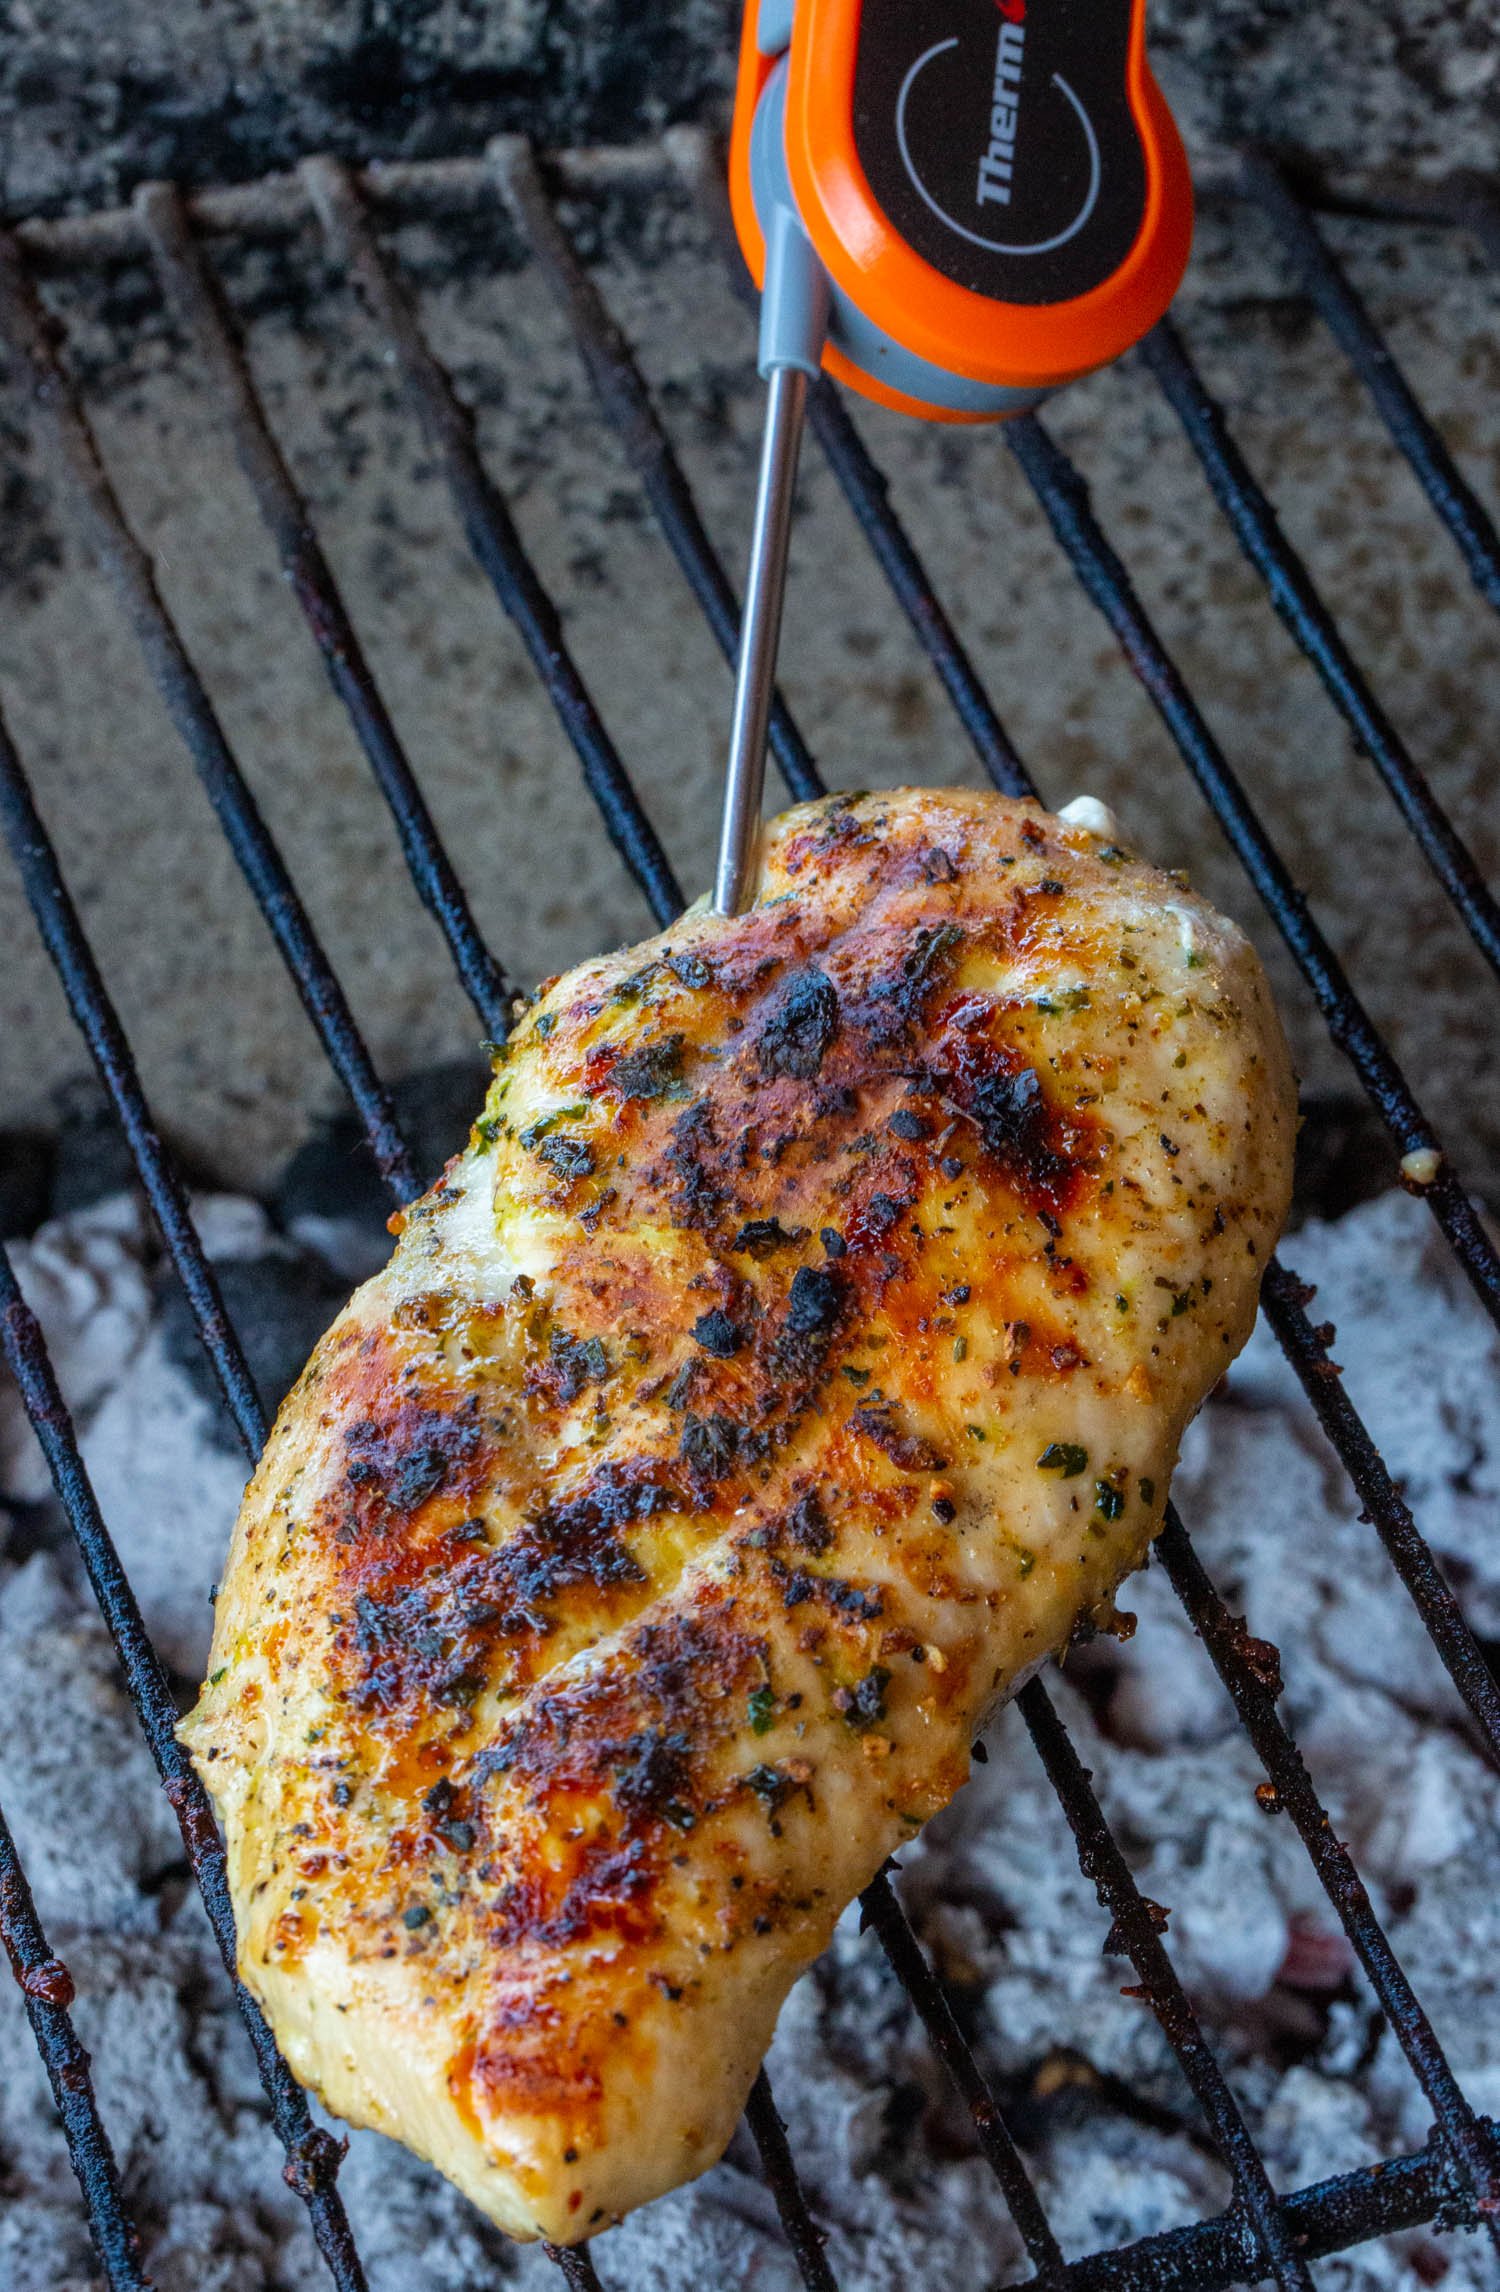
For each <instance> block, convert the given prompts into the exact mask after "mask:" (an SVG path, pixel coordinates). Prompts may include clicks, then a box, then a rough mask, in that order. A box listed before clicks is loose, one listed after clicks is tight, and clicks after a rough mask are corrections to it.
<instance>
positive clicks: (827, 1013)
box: [755, 964, 839, 1082]
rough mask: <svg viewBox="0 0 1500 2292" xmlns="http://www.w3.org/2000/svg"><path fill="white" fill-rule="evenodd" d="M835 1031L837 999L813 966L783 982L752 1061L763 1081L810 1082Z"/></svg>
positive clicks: (832, 987)
mask: <svg viewBox="0 0 1500 2292" xmlns="http://www.w3.org/2000/svg"><path fill="white" fill-rule="evenodd" d="M838 1031H839V999H838V994H837V991H836V990H835V988H834V985H833V981H832V980H831V979H829V978H828V977H827V976H826V975H825V974H824V973H823V972H822V971H820V970H818V968H817V966H816V965H815V964H809V966H808V968H807V969H806V970H805V971H798V972H797V973H796V974H795V975H794V976H793V977H792V978H791V979H789V980H788V981H787V984H786V986H785V988H784V989H783V990H782V993H781V995H780V997H779V999H778V1001H777V1003H776V1007H775V1009H774V1010H773V1011H772V1012H771V1015H770V1017H769V1018H768V1019H767V1021H766V1024H765V1029H764V1031H763V1033H762V1034H761V1037H760V1039H759V1041H758V1042H757V1044H756V1046H755V1056H756V1062H757V1064H758V1065H759V1067H760V1071H761V1073H762V1074H763V1075H764V1076H765V1077H766V1079H767V1081H770V1080H772V1079H773V1078H774V1077H775V1076H777V1075H789V1076H790V1077H791V1078H792V1080H793V1081H795V1082H811V1081H812V1080H813V1078H814V1077H815V1076H816V1074H817V1072H818V1069H819V1068H820V1067H821V1065H822V1064H823V1060H824V1058H825V1056H826V1055H827V1053H828V1051H829V1049H830V1048H831V1046H832V1044H833V1042H834V1039H835V1037H836V1036H837V1034H838Z"/></svg>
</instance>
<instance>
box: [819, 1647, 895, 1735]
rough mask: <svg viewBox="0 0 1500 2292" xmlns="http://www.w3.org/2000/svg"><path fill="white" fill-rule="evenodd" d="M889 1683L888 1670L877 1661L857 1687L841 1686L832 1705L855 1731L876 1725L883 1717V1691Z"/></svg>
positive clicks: (861, 1730)
mask: <svg viewBox="0 0 1500 2292" xmlns="http://www.w3.org/2000/svg"><path fill="white" fill-rule="evenodd" d="M890 1684H891V1675H890V1673H889V1671H887V1669H886V1667H885V1665H884V1664H883V1663H877V1664H876V1665H874V1667H873V1668H872V1669H871V1670H869V1671H867V1672H866V1673H865V1675H864V1678H863V1679H862V1680H861V1681H860V1682H859V1684H858V1686H857V1687H841V1688H840V1689H839V1691H838V1693H837V1694H836V1695H835V1696H834V1699H833V1700H834V1706H835V1708H836V1709H837V1710H839V1711H842V1712H843V1714H844V1718H845V1720H846V1722H847V1723H848V1725H849V1726H851V1727H853V1728H854V1729H856V1731H858V1732H863V1730H864V1729H865V1728H866V1727H876V1726H878V1725H879V1724H880V1722H881V1720H882V1719H884V1717H885V1691H886V1689H887V1688H888V1687H889V1686H890Z"/></svg>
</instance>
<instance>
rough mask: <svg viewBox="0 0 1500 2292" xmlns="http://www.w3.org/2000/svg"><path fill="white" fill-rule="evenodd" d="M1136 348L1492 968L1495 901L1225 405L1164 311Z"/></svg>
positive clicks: (1497, 933)
mask: <svg viewBox="0 0 1500 2292" xmlns="http://www.w3.org/2000/svg"><path fill="white" fill-rule="evenodd" d="M1141 355H1142V357H1143V358H1144V359H1145V361H1146V364H1147V365H1148V366H1149V367H1150V369H1151V371H1152V373H1153V374H1154V375H1155V377H1156V379H1157V381H1158V383H1159V384H1160V385H1161V389H1162V394H1163V396H1164V397H1165V398H1166V400H1167V402H1168V404H1169V405H1170V406H1171V408H1172V411H1173V413H1174V414H1176V416H1177V418H1178V420H1179V421H1180V422H1181V424H1182V427H1183V429H1184V431H1185V432H1186V433H1187V437H1188V441H1189V443H1190V444H1191V446H1192V448H1193V451H1194V452H1195V453H1196V454H1197V456H1198V459H1199V461H1200V462H1201V463H1202V465H1203V471H1204V474H1205V476H1206V477H1207V479H1208V482H1209V485H1210V487H1211V488H1212V490H1213V495H1214V499H1215V500H1216V501H1217V502H1218V504H1219V507H1220V508H1221V509H1222V510H1223V512H1224V515H1225V516H1226V517H1227V518H1228V520H1229V522H1230V524H1231V526H1232V527H1233V529H1234V534H1235V538H1236V540H1237V541H1238V542H1239V544H1240V547H1241V548H1242V549H1243V551H1244V552H1245V555H1246V556H1247V557H1248V558H1249V560H1250V562H1251V564H1252V565H1253V566H1254V567H1255V569H1256V571H1257V572H1258V573H1259V574H1260V575H1261V578H1262V579H1263V580H1264V582H1265V584H1266V589H1267V592H1268V594H1269V596H1270V599H1271V602H1272V604H1273V605H1274V606H1275V608H1276V610H1277V612H1278V614H1279V615H1280V616H1281V619H1282V621H1283V622H1284V623H1285V625H1286V627H1287V629H1288V630H1289V631H1290V632H1291V635H1292V637H1293V638H1294V640H1295V642H1296V643H1297V645H1298V646H1299V647H1300V649H1301V651H1302V652H1303V653H1304V654H1305V655H1306V657H1307V658H1308V660H1309V661H1311V663H1312V665H1313V667H1314V668H1315V669H1316V670H1317V672H1318V675H1319V676H1320V677H1321V679H1322V681H1323V685H1324V688H1325V690H1326V691H1327V693H1328V695H1329V698H1330V699H1331V700H1332V702H1333V704H1334V706H1335V707H1336V708H1337V710H1338V712H1339V714H1340V715H1341V716H1342V717H1343V719H1344V722H1345V723H1346V724H1347V725H1348V727H1349V729H1350V731H1351V732H1352V733H1353V735H1354V738H1355V742H1356V745H1357V746H1358V747H1359V748H1360V749H1361V750H1362V751H1363V752H1364V754H1365V755H1366V756H1368V757H1369V759H1370V761H1371V763H1372V764H1373V765H1374V766H1375V769H1376V770H1377V771H1378V772H1379V774H1380V777H1381V779H1382V780H1383V781H1384V782H1385V784H1386V787H1387V788H1388V789H1389V790H1390V793H1391V796H1392V798H1393V799H1394V801H1395V804H1396V808H1397V810H1398V811H1399V812H1400V814H1401V817H1402V819H1403V820H1404V821H1405V822H1406V824H1407V826H1408V828H1410V830H1411V832H1412V835H1413V836H1414V837H1415V839H1416V841H1417V844H1418V846H1419V847H1420V849H1421V852H1422V855H1423V857H1424V858H1425V860H1426V861H1427V864H1428V866H1429V867H1430V868H1431V869H1432V872H1433V874H1434V875H1435V876H1436V877H1437V879H1438V881H1439V883H1440V884H1441V885H1442V887H1443V889H1444V891H1446V892H1447V894H1448V897H1449V898H1450V899H1451V900H1452V902H1453V904H1454V906H1455V907H1456V908H1457V909H1458V912H1459V914H1460V915H1461V916H1462V917H1463V920H1464V925H1465V928H1466V929H1467V931H1468V934H1469V937H1470V938H1471V939H1472V940H1473V942H1474V944H1475V946H1476V947H1477V948H1478V949H1479V952H1480V954H1481V955H1482V956H1483V957H1484V959H1485V961H1486V962H1487V963H1488V964H1489V966H1490V968H1491V969H1492V970H1494V971H1500V908H1497V907H1496V905H1495V901H1494V899H1493V897H1492V896H1491V893H1490V890H1489V887H1488V885H1487V884H1486V883H1485V880H1484V877H1483V876H1482V875H1481V873H1480V871H1479V867H1478V864H1477V862H1476V861H1475V858H1474V855H1473V853H1472V852H1471V851H1470V850H1469V847H1468V845H1467V844H1466V843H1465V842H1464V840H1463V838H1462V836H1460V835H1459V833H1458V830H1457V829H1456V828H1455V827H1454V825H1453V822H1452V821H1451V820H1450V819H1449V817H1448V815H1447V813H1446V812H1445V811H1444V810H1443V807H1442V805H1441V804H1440V803H1439V802H1438V801H1437V798H1436V797H1435V796H1434V795H1433V793H1432V790H1431V789H1430V788H1429V786H1428V785H1427V781H1426V779H1425V778H1424V777H1423V774H1422V773H1421V771H1420V770H1419V769H1418V767H1417V765H1416V764H1415V762H1414V761H1413V759H1412V757H1411V755H1410V754H1409V752H1408V750H1407V747H1406V744H1405V742H1404V741H1403V740H1402V738H1401V735H1400V734H1399V733H1398V732H1397V730H1396V727H1395V726H1394V724H1392V722H1391V720H1390V718H1389V717H1388V716H1387V715H1386V713H1385V710H1384V709H1383V708H1382V707H1381V705H1380V703H1379V701H1378V700H1377V699H1376V698H1375V695H1374V693H1373V692H1372V691H1371V689H1370V685H1369V682H1368V680H1367V678H1366V677H1365V675H1364V673H1363V671H1362V670H1361V669H1360V667H1359V665H1358V663H1357V662H1356V661H1355V659H1354V657H1353V655H1352V654H1351V653H1350V651H1349V648H1348V646H1347V645H1346V644H1345V643H1344V640H1343V638H1342V637H1341V636H1340V634H1339V630H1338V625H1337V623H1336V622H1335V620H1334V618H1333V615H1332V614H1331V613H1330V612H1329V610H1328V607H1327V606H1326V605H1325V604H1324V602H1323V599H1322V598H1321V597H1320V596H1319V594H1318V591H1317V589H1316V587H1315V586H1314V583H1313V580H1312V576H1311V575H1310V573H1309V572H1308V570H1307V567H1306V566H1305V565H1304V564H1303V562H1302V560H1301V558H1300V557H1299V556H1298V554H1297V552H1296V550H1295V549H1294V548H1293V547H1292V545H1291V543H1290V542H1289V541H1288V540H1287V537H1286V535H1285V534H1284V533H1283V532H1282V530H1281V526H1280V523H1279V521H1278V519H1277V516H1276V512H1275V510H1274V509H1273V508H1272V506H1271V503H1270V501H1269V499H1268V498H1267V496H1266V494H1265V491H1264V489H1263V488H1262V487H1261V486H1260V485H1259V484H1258V483H1257V482H1256V480H1255V478H1254V477H1253V476H1252V474H1251V471H1250V467H1249V464H1248V463H1247V462H1246V460H1245V457H1244V455H1243V454H1242V453H1241V452H1240V449H1239V447H1238V446H1237V445H1236V443H1235V441H1234V438H1233V436H1232V435H1231V433H1230V429H1229V425H1228V423H1227V421H1226V420H1225V418H1224V410H1223V408H1222V407H1221V406H1220V405H1219V404H1218V402H1217V401H1216V400H1215V399H1214V398H1213V397H1212V396H1211V395H1210V393H1209V392H1208V390H1207V389H1205V387H1204V384H1203V380H1202V377H1201V376H1200V375H1199V373H1198V370H1197V368H1196V367H1195V366H1194V364H1193V362H1192V360H1191V358H1190V357H1189V356H1188V352H1187V346H1186V344H1185V343H1184V342H1183V339H1182V336H1181V335H1180V334H1179V333H1178V331H1177V328H1176V327H1175V326H1174V324H1173V323H1172V321H1171V319H1170V318H1164V319H1163V320H1162V321H1161V323H1160V325H1159V326H1157V327H1154V328H1153V330H1152V331H1151V333H1150V334H1148V335H1147V337H1146V340H1145V342H1144V343H1143V344H1142V346H1141Z"/></svg>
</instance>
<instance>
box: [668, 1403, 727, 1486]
mask: <svg viewBox="0 0 1500 2292" xmlns="http://www.w3.org/2000/svg"><path fill="white" fill-rule="evenodd" d="M680 1446H681V1453H682V1456H683V1459H684V1461H685V1462H686V1463H687V1464H688V1466H689V1467H690V1468H691V1470H692V1471H693V1472H695V1473H696V1474H697V1475H698V1477H699V1478H700V1479H702V1480H722V1479H723V1478H724V1476H725V1474H726V1473H729V1472H732V1471H733V1470H734V1462H735V1458H736V1457H737V1456H738V1454H739V1446H740V1434H739V1427H738V1425H736V1424H733V1423H732V1422H731V1421H730V1419H729V1418H728V1417H719V1416H714V1417H695V1416H692V1415H689V1417H688V1419H687V1422H686V1423H685V1424H684V1426H683V1428H682V1440H681V1444H680Z"/></svg>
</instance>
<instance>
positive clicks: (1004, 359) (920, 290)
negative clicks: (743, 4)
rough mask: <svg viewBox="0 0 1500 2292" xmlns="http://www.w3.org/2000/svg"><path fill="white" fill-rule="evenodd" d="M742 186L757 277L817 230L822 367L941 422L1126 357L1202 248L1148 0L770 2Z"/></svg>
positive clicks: (1026, 399)
mask: <svg viewBox="0 0 1500 2292" xmlns="http://www.w3.org/2000/svg"><path fill="white" fill-rule="evenodd" d="M730 189H731V195H732V199H733V206H734V217H735V225H736V228H737V230H738V233H739V239H740V245H741V248H742V249H743V252H744V255H745V259H746V261H747V263H748V264H749V266H750V270H751V272H752V274H753V275H754V277H755V280H756V283H757V285H760V286H764V284H765V274H766V260H767V239H768V236H769V237H772V238H773V239H774V236H775V232H776V227H777V218H778V215H781V216H783V217H784V216H785V214H786V212H787V211H788V210H789V211H790V214H791V216H792V217H794V218H795V221H796V222H797V224H799V225H800V229H801V232H802V233H803V234H805V238H806V241H807V242H808V243H809V246H810V250H811V253H812V254H813V255H814V256H815V257H816V261H817V265H818V266H819V267H820V269H821V271H822V273H823V274H824V277H825V279H826V307H825V308H824V310H823V311H822V312H821V313H820V314H819V315H821V317H822V318H823V321H824V324H825V326H826V336H825V339H824V340H823V342H822V344H821V346H820V348H821V355H820V363H821V364H822V365H823V366H824V367H825V368H826V369H827V370H828V372H830V373H831V374H834V375H836V376H837V377H838V379H839V380H840V381H843V382H847V383H848V384H849V385H850V386H851V388H853V389H855V390H858V391H861V392H862V393H863V394H864V395H865V396H866V397H869V398H875V399H878V400H880V401H881V402H882V403H884V404H886V405H890V406H896V407H899V408H901V409H902V410H903V411H904V412H907V413H911V414H918V415H922V416H925V417H926V418H928V419H930V420H935V421H950V422H982V421H994V420H998V419H1003V418H1004V416H1005V415H1007V414H1011V413H1017V412H1020V411H1023V410H1024V409H1025V408H1027V407H1029V406H1034V405H1036V404H1037V403H1038V402H1039V400H1040V399H1041V398H1043V397H1045V396H1046V394H1047V393H1048V392H1049V391H1050V390H1053V389H1056V388H1057V387H1058V385H1059V384H1061V383H1064V382H1068V381H1071V380H1074V379H1075V378H1076V377H1077V376H1079V375H1081V374H1086V373H1089V372H1091V371H1093V369H1094V368H1096V367H1099V366H1105V365H1108V363H1109V362H1110V361H1111V360H1112V359H1114V358H1117V357H1119V355H1120V354H1121V352H1122V351H1125V350H1128V349H1129V348H1130V347H1131V345H1132V344H1133V343H1135V342H1138V341H1139V340H1140V338H1141V336H1142V335H1143V334H1145V333H1146V332H1147V330H1148V329H1149V328H1150V327H1152V326H1153V325H1154V324H1155V323H1156V321H1157V319H1158V318H1160V317H1161V315H1162V313H1163V312H1164V311H1165V310H1166V308H1167V305H1168V303H1169V302H1170V301H1171V299H1172V295H1173V293H1174V292H1175V290H1176V287H1177V283H1178V281H1179V279H1180V278H1181V276H1182V272H1183V268H1184V266H1185V264H1186V262H1187V256H1188V248H1189V243H1190V241H1191V237H1192V187H1191V183H1190V181H1189V177H1188V170H1187V161H1186V158H1185V156H1184V153H1183V149H1182V143H1181V140H1180V138H1179V136H1178V133H1177V130H1176V127H1175V125H1174V123H1173V120H1172V117H1171V114H1170V113H1169V112H1168V110H1167V107H1166V104H1165V102H1164V100H1163V98H1162V95H1161V92H1160V90H1159V89H1158V87H1157V85H1156V82H1155V80H1154V79H1153V78H1152V76H1151V71H1150V68H1149V66H1148V64H1147V62H1146V47H1145V0H795V6H794V5H793V4H792V0H749V6H748V8H747V11H746V17H745V26H744V34H743V39H742V42H741V49H740V65H739V83H738V90H737V96H736V103H735V117H734V133H733V140H732V144H731V154H730ZM774 269H775V265H774V262H773V270H774ZM764 348H765V346H764V343H763V358H762V364H763V367H764V366H765V364H766V359H765V356H764ZM798 363H801V361H800V360H799V361H798Z"/></svg>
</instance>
